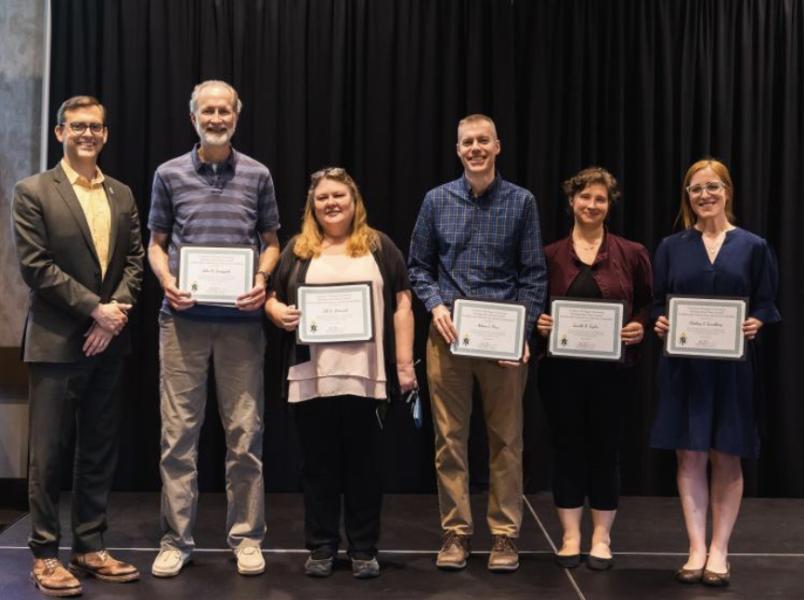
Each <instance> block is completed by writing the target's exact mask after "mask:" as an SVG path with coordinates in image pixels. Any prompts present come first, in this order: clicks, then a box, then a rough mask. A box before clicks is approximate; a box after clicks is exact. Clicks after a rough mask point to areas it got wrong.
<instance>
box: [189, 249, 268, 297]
mask: <svg viewBox="0 0 804 600" xmlns="http://www.w3.org/2000/svg"><path fill="white" fill-rule="evenodd" d="M253 284H254V248H252V247H251V246H196V245H192V244H184V245H183V246H181V248H179V276H178V286H179V289H180V290H182V291H185V292H190V296H191V297H192V299H193V300H195V301H196V302H197V303H198V304H212V305H219V306H234V305H235V301H236V300H237V297H238V296H241V295H243V294H245V293H246V292H248V291H249V290H250V289H251V288H252V286H253Z"/></svg>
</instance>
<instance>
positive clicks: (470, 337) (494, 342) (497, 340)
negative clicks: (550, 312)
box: [450, 298, 527, 361]
mask: <svg viewBox="0 0 804 600" xmlns="http://www.w3.org/2000/svg"><path fill="white" fill-rule="evenodd" d="M452 312H453V315H452V321H453V323H454V325H455V328H456V329H457V330H458V339H456V340H455V342H454V343H453V344H452V346H451V347H450V352H451V353H452V354H455V355H457V356H471V357H474V358H489V359H494V360H502V361H519V360H520V359H521V358H522V352H523V350H524V348H525V322H526V319H525V317H526V312H527V311H526V310H525V307H524V306H523V305H522V304H518V303H514V302H502V301H493V300H471V299H469V298H458V299H457V300H455V302H454V304H453V307H452Z"/></svg>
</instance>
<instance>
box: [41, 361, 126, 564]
mask: <svg viewBox="0 0 804 600" xmlns="http://www.w3.org/2000/svg"><path fill="white" fill-rule="evenodd" d="M28 367H29V373H30V385H29V405H30V414H29V438H28V439H29V442H28V443H29V456H28V503H29V506H30V511H31V536H30V538H29V540H28V545H29V546H30V548H31V551H32V552H33V554H34V556H36V557H37V558H52V557H56V556H58V552H59V539H60V530H59V489H60V480H61V470H62V466H63V462H62V461H64V460H67V458H68V457H67V455H66V451H67V446H68V443H69V440H70V437H71V434H72V432H73V429H75V455H74V470H73V505H72V530H73V552H80V553H83V552H95V551H97V550H102V549H103V548H104V544H103V532H104V531H106V505H107V503H108V499H109V491H110V489H111V487H112V480H113V478H114V472H115V468H116V466H117V447H118V444H117V440H118V435H117V434H118V429H119V424H120V414H121V408H122V405H121V403H120V400H119V398H117V397H116V394H115V388H116V386H117V382H118V380H119V378H120V373H121V372H122V369H123V360H122V359H121V358H104V357H102V356H100V357H94V358H91V359H87V360H85V361H80V362H75V363H30V364H29V365H28Z"/></svg>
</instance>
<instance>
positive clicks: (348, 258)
mask: <svg viewBox="0 0 804 600" xmlns="http://www.w3.org/2000/svg"><path fill="white" fill-rule="evenodd" d="M311 179H312V181H311V185H310V189H309V191H308V194H307V204H306V206H305V210H304V217H303V219H302V230H301V233H300V234H299V235H297V236H296V237H294V238H293V239H292V240H291V241H290V242H289V243H288V245H287V246H286V247H285V249H284V251H283V252H282V257H281V258H280V262H279V265H278V267H277V269H276V271H275V273H274V278H273V280H272V293H271V295H270V297H269V299H268V301H267V302H266V305H265V312H266V313H267V314H268V317H269V318H270V319H271V321H273V323H274V324H275V325H277V326H278V327H280V328H281V329H283V330H284V331H285V332H287V333H286V334H285V336H284V338H285V339H284V342H285V343H284V350H285V351H284V353H283V356H284V359H285V363H286V364H285V369H284V372H285V373H286V374H287V383H288V385H287V387H286V393H287V397H288V401H289V402H291V403H292V404H293V406H294V414H295V418H296V425H297V428H298V432H299V439H300V442H301V446H302V453H303V463H304V464H303V470H302V474H303V483H304V504H305V538H306V540H305V541H306V546H307V548H308V549H309V550H310V556H309V557H308V559H307V561H306V562H305V573H307V574H308V575H311V576H317V577H326V576H328V575H330V574H331V573H332V566H333V563H334V557H335V555H336V553H337V550H338V545H339V543H340V535H339V528H340V512H341V510H340V507H341V494H343V497H344V525H345V530H346V536H347V538H348V541H349V556H350V557H351V559H352V571H353V573H354V575H355V577H358V578H368V577H376V576H377V575H379V572H380V567H379V563H378V562H377V558H376V555H377V548H376V543H377V539H378V538H379V533H380V506H381V502H382V492H381V485H380V484H381V470H380V455H381V435H380V434H381V419H380V418H379V416H378V415H380V414H381V413H382V411H380V410H378V409H379V408H380V407H381V404H380V403H382V402H385V401H386V400H387V399H388V398H389V396H390V395H391V394H393V393H397V392H405V391H408V390H411V389H413V388H414V387H416V377H415V374H414V372H413V312H412V310H411V293H410V283H409V281H408V277H407V269H406V268H405V261H404V258H403V257H402V253H401V252H400V251H399V249H398V248H397V247H396V246H395V245H394V243H393V242H392V241H391V240H390V238H389V237H388V236H386V235H384V234H382V233H380V232H378V231H376V230H374V229H372V228H370V227H369V226H368V224H367V222H366V210H365V206H364V204H363V199H362V197H361V195H360V191H359V190H358V188H357V185H356V184H355V182H354V180H353V179H352V178H351V177H350V176H349V175H348V174H347V173H346V171H344V170H343V169H341V168H329V169H324V170H321V171H317V172H316V173H314V174H313V175H312V178H311ZM355 281H371V283H372V285H371V287H372V296H373V307H374V308H373V310H374V314H373V317H374V320H373V325H374V333H375V335H374V338H373V339H372V340H371V341H369V342H346V343H338V344H334V343H328V344H316V345H314V346H308V345H301V344H297V343H296V337H295V331H296V329H297V328H298V327H299V324H300V321H301V317H302V315H301V312H300V311H299V309H298V308H297V294H298V288H299V286H300V285H302V284H305V283H308V284H313V283H314V284H327V285H334V284H342V283H348V282H355Z"/></svg>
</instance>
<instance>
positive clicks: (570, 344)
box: [547, 298, 624, 361]
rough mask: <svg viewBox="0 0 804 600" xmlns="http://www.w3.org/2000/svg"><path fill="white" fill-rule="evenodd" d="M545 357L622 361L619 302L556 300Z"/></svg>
mask: <svg viewBox="0 0 804 600" xmlns="http://www.w3.org/2000/svg"><path fill="white" fill-rule="evenodd" d="M550 312H551V313H552V316H553V327H552V330H551V331H550V340H549V344H548V348H547V353H548V354H549V355H550V356H556V357H565V358H585V359H590V360H613V361H620V360H623V351H622V341H621V339H620V331H621V330H622V327H623V312H624V305H623V303H622V302H614V301H599V300H572V299H570V298H556V299H555V300H553V302H552V304H551V308H550Z"/></svg>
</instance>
